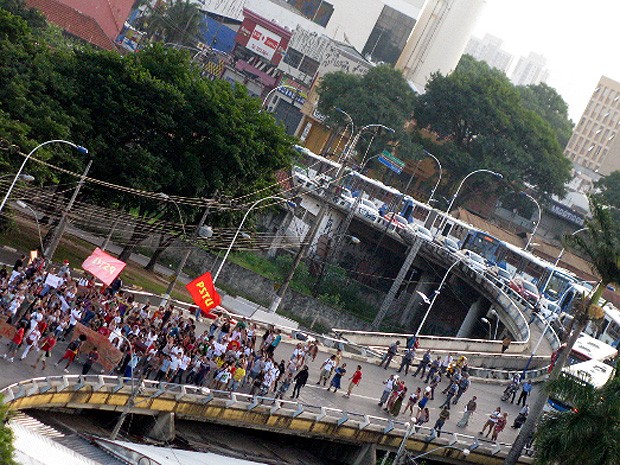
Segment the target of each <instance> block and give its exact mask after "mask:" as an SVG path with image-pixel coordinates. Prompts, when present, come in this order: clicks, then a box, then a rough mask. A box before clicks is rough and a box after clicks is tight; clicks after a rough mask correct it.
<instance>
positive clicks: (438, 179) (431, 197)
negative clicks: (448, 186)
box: [424, 150, 443, 205]
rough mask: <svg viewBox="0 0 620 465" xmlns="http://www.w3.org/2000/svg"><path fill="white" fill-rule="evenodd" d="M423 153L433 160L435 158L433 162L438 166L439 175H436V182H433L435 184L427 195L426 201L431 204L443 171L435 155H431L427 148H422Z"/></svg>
mask: <svg viewBox="0 0 620 465" xmlns="http://www.w3.org/2000/svg"><path fill="white" fill-rule="evenodd" d="M424 153H425V154H426V155H428V156H429V157H431V158H432V159H433V160H435V163H437V166H438V167H439V176H438V177H437V182H436V183H435V186H434V187H433V190H432V191H431V195H430V196H429V198H428V202H427V203H428V204H429V205H431V203H432V202H433V199H434V197H435V192H436V191H437V188H438V187H439V183H440V182H441V175H442V173H443V170H442V168H441V162H440V161H439V160H438V159H437V157H436V156H435V155H433V154H432V153H430V152H429V151H427V150H424Z"/></svg>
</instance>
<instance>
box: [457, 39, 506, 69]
mask: <svg viewBox="0 0 620 465" xmlns="http://www.w3.org/2000/svg"><path fill="white" fill-rule="evenodd" d="M503 43H504V41H503V40H502V39H500V38H499V37H495V36H493V35H491V34H485V35H484V37H483V38H482V39H479V38H477V37H472V38H471V39H469V42H468V43H467V47H465V53H467V54H468V55H471V56H473V57H474V58H475V59H476V60H480V61H484V62H485V63H486V64H488V65H489V66H490V67H491V68H496V69H499V70H500V71H503V72H504V73H505V74H508V68H509V67H510V64H511V63H512V59H513V56H512V55H511V54H510V53H508V52H507V51H506V50H504V49H503V48H502V45H503Z"/></svg>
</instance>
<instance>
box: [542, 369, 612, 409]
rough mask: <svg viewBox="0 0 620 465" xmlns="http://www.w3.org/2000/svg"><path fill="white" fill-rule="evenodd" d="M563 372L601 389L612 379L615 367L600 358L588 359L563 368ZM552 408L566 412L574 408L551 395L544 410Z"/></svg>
mask: <svg viewBox="0 0 620 465" xmlns="http://www.w3.org/2000/svg"><path fill="white" fill-rule="evenodd" d="M562 372H563V373H565V374H566V375H569V376H573V377H575V378H576V379H577V380H578V381H579V382H585V383H587V384H589V385H591V386H592V387H594V388H595V389H599V388H601V387H603V386H604V385H605V383H607V381H609V380H610V379H611V377H612V376H613V374H614V368H613V367H612V366H611V365H608V364H606V363H603V362H599V361H598V360H588V361H585V362H581V363H575V364H573V365H569V366H566V367H564V368H563V369H562ZM551 410H556V411H558V412H566V411H568V410H572V407H571V405H570V404H568V403H567V402H564V401H563V400H562V399H559V398H557V397H553V396H551V397H549V400H548V401H547V405H545V408H544V411H546V412H549V411H551Z"/></svg>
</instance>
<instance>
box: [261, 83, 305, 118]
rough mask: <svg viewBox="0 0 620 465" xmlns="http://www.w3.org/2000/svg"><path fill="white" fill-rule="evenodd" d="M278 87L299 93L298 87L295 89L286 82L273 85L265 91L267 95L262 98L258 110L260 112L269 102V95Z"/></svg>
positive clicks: (278, 88)
mask: <svg viewBox="0 0 620 465" xmlns="http://www.w3.org/2000/svg"><path fill="white" fill-rule="evenodd" d="M280 89H288V90H290V91H291V92H293V93H296V94H299V92H300V91H299V89H297V88H296V87H293V86H289V85H287V84H280V85H279V86H276V87H274V88H273V89H271V90H270V91H269V92H267V95H266V96H265V98H264V99H263V103H262V104H261V106H260V111H261V112H262V111H263V109H264V108H265V105H266V104H267V103H268V102H269V99H270V98H271V96H272V95H273V94H274V93H275V92H277V91H278V90H280Z"/></svg>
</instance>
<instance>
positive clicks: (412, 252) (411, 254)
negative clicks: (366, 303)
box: [372, 237, 423, 330]
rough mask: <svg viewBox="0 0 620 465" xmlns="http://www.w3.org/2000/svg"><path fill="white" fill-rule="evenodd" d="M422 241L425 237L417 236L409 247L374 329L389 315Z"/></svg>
mask: <svg viewBox="0 0 620 465" xmlns="http://www.w3.org/2000/svg"><path fill="white" fill-rule="evenodd" d="M422 241H423V239H420V238H419V237H416V238H415V240H414V241H413V244H412V245H411V247H409V251H408V252H407V256H406V257H405V261H404V263H403V266H401V267H400V270H399V271H398V275H396V279H395V280H394V282H393V283H392V287H390V290H389V291H388V293H387V295H386V296H385V298H384V299H383V302H382V303H381V308H380V309H379V311H378V312H377V316H375V319H374V320H373V322H372V329H374V330H377V329H379V326H381V323H382V322H383V319H384V318H385V315H387V312H388V311H389V310H390V307H391V306H392V303H393V302H394V299H395V298H396V294H397V293H398V291H399V289H400V287H401V286H402V285H403V281H404V280H405V276H407V273H408V272H409V268H411V265H412V264H413V261H414V260H415V257H416V255H418V252H419V251H420V247H421V246H422Z"/></svg>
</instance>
